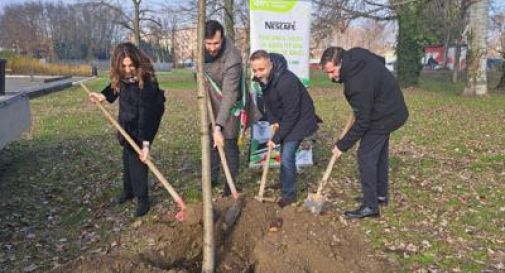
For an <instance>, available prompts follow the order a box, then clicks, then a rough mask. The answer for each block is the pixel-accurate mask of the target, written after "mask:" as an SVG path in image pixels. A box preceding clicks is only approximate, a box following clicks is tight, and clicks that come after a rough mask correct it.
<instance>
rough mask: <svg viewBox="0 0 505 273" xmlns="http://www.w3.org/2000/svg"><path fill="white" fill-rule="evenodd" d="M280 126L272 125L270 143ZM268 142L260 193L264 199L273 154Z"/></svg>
mask: <svg viewBox="0 0 505 273" xmlns="http://www.w3.org/2000/svg"><path fill="white" fill-rule="evenodd" d="M277 128H278V126H274V125H271V126H270V137H269V139H268V142H270V141H272V138H273V137H274V135H275V132H276V131H277ZM268 142H267V147H268V148H267V154H266V158H265V161H264V162H263V173H262V174H261V180H260V189H259V191H258V196H259V197H260V198H263V194H264V193H265V184H266V181H267V176H268V169H269V167H270V166H269V165H270V155H271V154H272V147H270V146H269V145H268Z"/></svg>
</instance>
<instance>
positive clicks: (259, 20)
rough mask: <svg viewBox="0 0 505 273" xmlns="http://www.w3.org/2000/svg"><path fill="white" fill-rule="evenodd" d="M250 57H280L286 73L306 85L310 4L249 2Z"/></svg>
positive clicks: (298, 0)
mask: <svg viewBox="0 0 505 273" xmlns="http://www.w3.org/2000/svg"><path fill="white" fill-rule="evenodd" d="M249 7H250V12H251V53H252V52H254V51H256V50H258V49H264V50H266V51H268V52H275V53H281V54H282V55H284V57H286V60H287V61H288V67H289V70H291V71H292V72H293V73H295V74H296V75H297V76H298V77H299V78H300V80H301V81H302V82H303V84H305V86H308V85H309V44H310V13H311V1H310V0H306V1H305V0H250V1H249Z"/></svg>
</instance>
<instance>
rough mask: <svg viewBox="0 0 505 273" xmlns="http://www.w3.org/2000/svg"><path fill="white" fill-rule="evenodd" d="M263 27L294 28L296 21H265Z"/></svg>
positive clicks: (275, 28)
mask: <svg viewBox="0 0 505 273" xmlns="http://www.w3.org/2000/svg"><path fill="white" fill-rule="evenodd" d="M265 29H273V30H296V22H279V21H266V22H265Z"/></svg>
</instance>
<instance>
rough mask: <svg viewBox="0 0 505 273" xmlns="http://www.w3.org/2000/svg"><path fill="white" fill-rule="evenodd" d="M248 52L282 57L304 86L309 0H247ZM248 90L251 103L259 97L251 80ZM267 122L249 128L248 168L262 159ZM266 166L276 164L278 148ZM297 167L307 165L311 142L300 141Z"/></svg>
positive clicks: (307, 79)
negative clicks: (249, 43) (248, 17)
mask: <svg viewBox="0 0 505 273" xmlns="http://www.w3.org/2000/svg"><path fill="white" fill-rule="evenodd" d="M249 7H250V12H251V26H250V29H251V53H252V52H254V51H256V50H258V49H263V50H266V51H267V52H274V53H280V54H282V55H284V57H286V60H287V62H288V69H289V70H291V71H292V72H293V73H295V74H296V75H297V76H298V77H299V78H300V80H301V81H302V82H303V84H304V85H305V86H307V87H308V85H309V44H310V43H309V42H310V41H309V39H310V13H311V1H310V0H250V1H249ZM251 93H252V96H253V99H254V101H255V102H258V100H261V96H262V93H261V88H260V86H259V85H258V84H257V83H255V82H252V84H251ZM269 133H270V130H269V124H268V122H266V121H260V122H257V123H256V124H254V125H253V126H252V128H251V145H250V149H251V150H250V157H249V167H251V168H259V167H261V166H262V165H263V162H264V161H265V160H267V158H266V150H267V149H266V143H267V142H268V138H269ZM268 162H269V165H270V166H272V167H279V165H280V147H277V148H276V149H275V150H274V151H273V152H272V155H271V157H270V158H269V159H268ZM296 165H297V166H298V167H304V166H311V165H313V162H312V141H311V140H304V141H303V142H302V144H301V145H300V148H299V149H298V151H297V152H296Z"/></svg>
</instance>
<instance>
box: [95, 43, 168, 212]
mask: <svg viewBox="0 0 505 273" xmlns="http://www.w3.org/2000/svg"><path fill="white" fill-rule="evenodd" d="M118 97H119V117H118V121H119V124H120V125H121V126H122V127H123V128H124V129H125V130H126V132H128V134H129V135H130V136H131V137H132V138H133V140H135V142H136V143H137V144H138V145H139V146H140V147H142V153H141V154H140V155H137V154H136V152H135V150H134V149H133V148H132V147H131V146H130V145H129V144H128V143H127V142H126V141H125V139H124V138H123V137H122V136H121V135H120V134H118V139H119V143H120V144H121V145H122V146H123V192H122V193H121V194H120V195H119V196H118V197H117V198H116V200H115V202H116V203H117V204H123V203H125V202H126V201H128V200H130V199H132V198H133V197H136V198H137V202H138V203H137V209H136V210H135V213H134V216H135V217H140V216H143V215H145V214H146V213H147V212H148V211H149V198H148V185H147V169H148V168H147V165H145V164H144V162H145V160H146V159H147V158H148V157H149V152H150V147H151V145H152V141H153V139H154V136H155V135H156V133H157V131H158V127H159V124H160V121H161V117H162V115H163V112H164V110H165V96H164V94H163V90H160V89H159V87H158V82H157V80H156V75H155V72H154V68H153V64H152V62H151V60H150V59H149V57H148V56H147V55H146V54H144V53H143V52H142V51H141V50H140V49H138V48H137V47H136V46H135V45H133V44H131V43H122V44H119V45H117V46H116V47H115V48H114V52H113V55H112V59H111V67H110V84H109V85H108V86H107V87H105V88H104V89H103V90H102V92H101V93H91V94H90V96H89V99H90V101H92V102H102V101H104V100H107V101H108V102H109V103H113V102H114V101H115V100H116V99H117V98H118Z"/></svg>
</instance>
